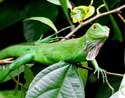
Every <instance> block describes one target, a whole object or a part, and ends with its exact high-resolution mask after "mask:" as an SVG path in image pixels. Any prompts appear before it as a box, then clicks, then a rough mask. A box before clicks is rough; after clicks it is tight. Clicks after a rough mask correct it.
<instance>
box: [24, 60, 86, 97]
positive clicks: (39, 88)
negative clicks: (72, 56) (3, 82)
mask: <svg viewBox="0 0 125 98" xmlns="http://www.w3.org/2000/svg"><path fill="white" fill-rule="evenodd" d="M84 97H85V93H84V86H83V83H82V81H81V78H80V77H79V75H78V73H77V68H76V67H75V66H74V65H71V64H68V63H65V62H59V63H56V64H53V65H51V66H49V67H47V68H45V69H44V70H42V71H41V72H39V73H38V74H37V76H36V77H35V78H34V80H33V81H32V83H31V85H30V87H29V90H28V92H27V95H26V98H84Z"/></svg>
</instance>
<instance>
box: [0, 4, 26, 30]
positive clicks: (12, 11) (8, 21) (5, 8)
mask: <svg viewBox="0 0 125 98" xmlns="http://www.w3.org/2000/svg"><path fill="white" fill-rule="evenodd" d="M18 6H19V5H18ZM18 6H17V5H16V4H14V3H12V4H10V2H6V3H5V2H4V3H2V4H1V5H0V30H1V29H4V28H5V27H7V26H10V25H12V24H14V23H16V22H18V21H19V20H21V19H23V18H24V17H25V14H24V13H23V11H21V10H20V9H19V8H18Z"/></svg>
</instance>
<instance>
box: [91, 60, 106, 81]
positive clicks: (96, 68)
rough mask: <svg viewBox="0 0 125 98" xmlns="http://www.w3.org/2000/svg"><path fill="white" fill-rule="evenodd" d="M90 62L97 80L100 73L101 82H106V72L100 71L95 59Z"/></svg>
mask: <svg viewBox="0 0 125 98" xmlns="http://www.w3.org/2000/svg"><path fill="white" fill-rule="evenodd" d="M90 62H91V63H92V65H93V66H94V68H95V71H94V74H95V73H97V77H98V79H99V74H100V73H101V74H102V78H103V82H106V81H108V80H107V75H106V70H104V69H102V68H100V67H99V65H98V63H97V61H96V59H93V60H91V61H90Z"/></svg>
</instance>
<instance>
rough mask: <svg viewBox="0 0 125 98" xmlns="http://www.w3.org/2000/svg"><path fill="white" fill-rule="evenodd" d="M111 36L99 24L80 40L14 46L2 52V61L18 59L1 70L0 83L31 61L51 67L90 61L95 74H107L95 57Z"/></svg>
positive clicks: (0, 53) (106, 28) (104, 27)
mask: <svg viewBox="0 0 125 98" xmlns="http://www.w3.org/2000/svg"><path fill="white" fill-rule="evenodd" d="M108 36H109V28H108V27H107V26H102V25H100V24H99V23H94V24H93V25H92V26H91V27H90V28H89V29H88V30H87V32H86V34H85V35H84V36H82V37H80V38H74V39H69V40H65V41H59V42H53V43H41V44H39V45H14V46H10V47H7V48H5V49H3V50H1V51H0V59H5V58H9V57H17V59H16V60H15V61H14V62H13V63H11V64H10V65H9V66H8V67H7V68H5V69H0V82H2V81H3V80H4V79H5V78H6V77H7V76H8V74H9V73H11V72H12V71H14V70H15V69H16V68H18V67H20V66H21V65H22V64H26V63H28V62H31V61H35V62H39V63H42V64H46V65H50V64H54V63H57V62H59V61H66V62H71V63H77V62H83V61H90V62H92V64H93V65H94V67H95V72H98V73H99V72H101V73H102V74H103V75H104V73H103V72H105V71H104V70H103V69H101V68H100V67H99V66H98V64H97V62H96V60H95V57H96V56H97V54H98V52H99V49H100V48H101V46H102V45H103V44H104V42H105V41H106V39H107V38H108Z"/></svg>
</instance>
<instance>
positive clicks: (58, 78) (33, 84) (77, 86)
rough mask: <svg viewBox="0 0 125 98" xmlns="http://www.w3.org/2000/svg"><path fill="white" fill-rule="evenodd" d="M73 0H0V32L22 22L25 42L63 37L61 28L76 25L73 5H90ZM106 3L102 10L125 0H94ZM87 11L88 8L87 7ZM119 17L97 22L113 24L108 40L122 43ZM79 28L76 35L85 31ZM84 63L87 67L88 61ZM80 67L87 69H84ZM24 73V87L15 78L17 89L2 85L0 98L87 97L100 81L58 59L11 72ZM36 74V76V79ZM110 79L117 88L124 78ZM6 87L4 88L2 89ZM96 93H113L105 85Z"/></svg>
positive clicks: (80, 0)
mask: <svg viewBox="0 0 125 98" xmlns="http://www.w3.org/2000/svg"><path fill="white" fill-rule="evenodd" d="M71 2H72V3H71ZM71 2H70V0H27V1H25V0H18V1H17V0H13V1H11V0H0V13H1V14H0V34H2V32H3V31H4V30H7V29H8V28H11V26H13V25H14V24H18V22H21V27H20V28H21V30H22V31H23V32H22V35H23V36H24V38H25V40H26V41H30V42H32V41H39V42H42V41H43V40H45V42H52V41H53V38H52V37H54V39H57V38H59V37H60V36H59V35H58V33H60V31H59V29H60V28H61V31H64V29H65V28H66V27H67V26H69V25H70V26H71V27H72V26H73V22H72V19H71V18H72V16H70V15H71V14H72V12H71V11H72V10H73V8H74V7H75V8H77V6H79V5H84V6H85V7H89V5H90V0H71ZM103 2H104V3H105V4H106V6H105V7H106V8H101V9H100V11H101V12H104V11H108V10H110V9H113V8H116V7H118V6H120V2H122V0H114V1H113V0H94V2H93V4H92V6H94V7H95V9H97V7H98V6H100V5H101V4H103ZM109 5H110V6H109ZM83 9H84V8H83ZM90 10H91V9H90ZM92 10H94V9H92ZM85 11H87V10H86V9H85ZM70 12H71V13H70ZM94 12H95V11H94ZM94 12H93V13H92V15H93V14H94V15H95V14H96V12H95V13H94ZM87 14H89V13H87V12H86V13H85V15H87ZM92 15H90V14H89V15H87V18H91V17H92ZM73 18H74V17H73ZM85 20H86V19H80V21H76V22H79V23H80V22H81V21H85ZM108 20H110V21H108ZM119 20H120V18H119V17H118V16H117V15H116V14H114V15H110V16H109V17H108V16H104V17H102V18H99V19H97V20H95V21H94V22H98V23H101V24H105V25H107V26H110V28H111V37H110V39H109V40H115V42H116V43H120V44H121V43H122V42H123V37H122V35H123V34H122V27H121V26H122V24H121V23H122V22H119ZM77 24H78V23H76V24H75V25H76V26H77ZM123 25H124V24H123ZM87 26H89V25H87ZM87 26H85V27H83V28H82V29H84V32H85V31H86V28H87ZM62 28H63V29H62ZM74 28H75V27H73V28H71V30H73V29H74ZM15 29H16V28H15ZM82 29H80V30H82ZM80 30H79V32H80V33H81V34H79V33H76V36H80V35H83V34H82V33H83V31H82V32H81V31H80ZM13 31H15V30H13ZM67 31H68V30H66V32H67ZM68 32H69V31H68ZM9 33H12V35H13V32H9ZM61 33H63V32H61ZM51 34H54V36H51ZM65 34H66V33H63V34H62V35H65ZM13 36H15V35H13ZM46 36H49V37H46ZM15 37H16V36H15ZM42 38H45V39H42ZM0 41H1V40H0ZM1 45H2V44H1ZM116 47H117V46H116ZM117 58H118V57H117ZM101 59H103V58H101ZM33 65H35V66H37V67H33V69H32V66H33ZM84 65H86V66H87V64H84ZM40 66H41V65H40ZM112 66H113V65H112ZM112 66H111V67H112ZM81 70H84V72H83V71H81ZM23 72H24V74H21V77H20V80H21V81H23V82H22V84H23V86H22V85H20V83H19V82H21V81H15V82H16V83H17V85H16V86H15V87H14V88H15V89H13V88H5V87H2V84H1V85H0V86H1V87H0V90H1V91H0V98H24V96H26V98H84V97H85V91H86V88H87V87H88V85H90V86H91V83H92V84H94V83H97V82H96V81H98V80H94V83H93V82H91V81H93V80H91V81H89V80H88V81H87V79H88V75H87V74H88V73H87V70H86V69H81V68H77V67H76V66H75V65H74V64H67V63H65V62H59V63H56V64H53V65H51V66H49V67H45V66H44V65H43V66H42V67H40V68H39V67H38V65H37V64H28V65H27V66H21V67H20V68H19V69H17V70H15V71H13V72H12V73H11V75H12V76H13V77H16V76H18V74H20V73H23ZM38 72H39V73H38ZM36 74H37V75H36ZM34 75H36V76H35V78H34ZM33 78H34V79H33ZM10 79H11V78H10V77H9V76H8V77H7V78H6V80H4V82H5V84H9V83H10V81H8V80H10ZM17 80H18V79H17ZM32 80H33V81H32ZM7 81H8V82H7ZM109 81H110V83H111V84H112V86H113V87H114V88H115V91H117V90H118V89H119V85H120V82H121V78H119V77H113V78H112V77H110V78H109ZM86 82H87V84H86ZM89 82H90V83H89ZM3 84H4V83H3ZM41 84H42V85H41ZM29 85H30V86H29ZM86 85H87V86H86ZM3 88H4V89H5V91H3ZM90 88H91V87H90ZM9 89H10V90H9ZM105 89H107V90H105ZM27 91H28V92H27ZM106 91H107V92H106ZM108 91H109V92H108ZM26 92H27V93H26ZM86 92H87V91H86ZM89 92H90V93H91V92H93V90H89ZM104 92H106V93H107V95H105V93H104ZM22 95H23V96H22ZM94 95H95V98H100V96H101V98H108V97H110V96H111V92H110V89H109V87H108V86H106V84H100V86H99V88H98V89H96V92H95V94H94ZM102 96H103V97H102ZM92 97H93V96H92Z"/></svg>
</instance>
